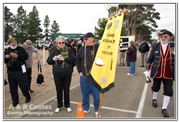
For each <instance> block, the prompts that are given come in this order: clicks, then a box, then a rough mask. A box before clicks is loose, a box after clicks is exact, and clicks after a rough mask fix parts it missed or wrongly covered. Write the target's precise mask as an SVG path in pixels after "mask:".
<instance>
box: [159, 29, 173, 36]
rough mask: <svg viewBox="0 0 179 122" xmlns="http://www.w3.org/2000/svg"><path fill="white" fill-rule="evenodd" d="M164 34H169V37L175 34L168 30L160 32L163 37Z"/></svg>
mask: <svg viewBox="0 0 179 122" xmlns="http://www.w3.org/2000/svg"><path fill="white" fill-rule="evenodd" d="M163 34H168V35H169V36H173V34H172V33H171V32H170V31H168V30H167V29H162V30H160V32H159V35H163Z"/></svg>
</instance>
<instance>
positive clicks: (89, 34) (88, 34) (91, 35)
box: [84, 32, 94, 39]
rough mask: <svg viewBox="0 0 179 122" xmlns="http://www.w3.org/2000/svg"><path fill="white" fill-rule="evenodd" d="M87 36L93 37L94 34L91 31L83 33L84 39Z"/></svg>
mask: <svg viewBox="0 0 179 122" xmlns="http://www.w3.org/2000/svg"><path fill="white" fill-rule="evenodd" d="M89 37H92V38H94V35H93V33H91V32H88V33H86V34H85V35H84V38H85V39H87V38H89Z"/></svg>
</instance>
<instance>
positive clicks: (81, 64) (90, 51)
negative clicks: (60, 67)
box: [76, 44, 99, 75]
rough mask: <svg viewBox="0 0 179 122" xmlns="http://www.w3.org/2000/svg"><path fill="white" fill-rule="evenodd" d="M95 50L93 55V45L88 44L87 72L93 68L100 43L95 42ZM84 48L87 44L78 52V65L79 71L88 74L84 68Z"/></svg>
mask: <svg viewBox="0 0 179 122" xmlns="http://www.w3.org/2000/svg"><path fill="white" fill-rule="evenodd" d="M94 46H95V50H94V55H93V46H86V65H87V72H89V71H90V70H91V68H92V64H93V61H94V58H95V56H96V52H97V50H98V47H99V45H98V44H95V45H94ZM84 48H85V46H82V47H81V48H80V49H79V51H78V54H77V57H76V65H77V70H78V72H82V73H83V75H86V72H85V68H84Z"/></svg>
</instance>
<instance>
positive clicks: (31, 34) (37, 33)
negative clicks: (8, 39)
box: [27, 6, 44, 42]
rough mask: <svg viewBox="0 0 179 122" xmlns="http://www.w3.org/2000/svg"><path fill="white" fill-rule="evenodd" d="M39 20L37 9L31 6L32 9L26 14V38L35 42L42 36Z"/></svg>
mask: <svg viewBox="0 0 179 122" xmlns="http://www.w3.org/2000/svg"><path fill="white" fill-rule="evenodd" d="M40 22H41V20H40V19H39V15H38V11H37V9H36V6H34V7H33V9H32V11H31V12H30V13H29V14H28V16H27V24H28V27H27V33H28V38H29V39H30V40H31V41H32V42H35V41H36V40H38V39H42V38H44V37H43V35H42V33H41V32H42V29H41V27H40V25H41V24H40Z"/></svg>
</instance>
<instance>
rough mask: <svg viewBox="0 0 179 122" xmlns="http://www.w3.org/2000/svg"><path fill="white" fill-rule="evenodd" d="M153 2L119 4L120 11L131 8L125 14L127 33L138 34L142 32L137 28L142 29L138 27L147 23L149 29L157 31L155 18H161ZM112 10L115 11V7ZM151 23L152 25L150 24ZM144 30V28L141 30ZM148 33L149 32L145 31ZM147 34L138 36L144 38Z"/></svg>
mask: <svg viewBox="0 0 179 122" xmlns="http://www.w3.org/2000/svg"><path fill="white" fill-rule="evenodd" d="M153 6H154V5H153V4H149V5H146V4H143V5H142V4H132V5H129V4H127V5H125V4H121V5H120V4H119V5H118V7H119V11H123V10H125V9H129V12H128V13H126V14H125V15H124V22H123V25H124V27H125V28H126V33H127V35H129V36H130V35H133V34H135V35H136V36H138V33H137V31H138V32H140V31H139V30H137V29H141V28H138V27H139V26H141V25H143V24H145V25H146V26H148V27H149V28H148V31H150V33H148V34H151V32H154V31H156V29H155V28H157V27H158V26H157V24H156V21H155V20H160V16H159V15H160V13H158V12H155V11H156V9H154V8H153ZM110 10H111V11H113V12H114V9H112V8H110ZM149 25H150V26H149ZM141 31H144V30H141ZM144 34H147V33H144ZM144 36H146V35H141V37H139V36H138V38H139V39H140V38H142V37H144Z"/></svg>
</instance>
